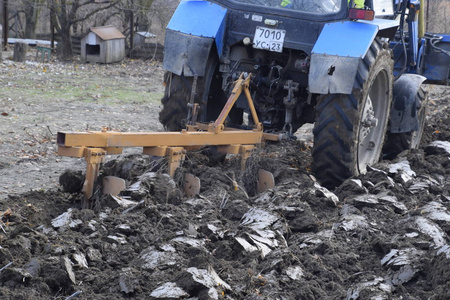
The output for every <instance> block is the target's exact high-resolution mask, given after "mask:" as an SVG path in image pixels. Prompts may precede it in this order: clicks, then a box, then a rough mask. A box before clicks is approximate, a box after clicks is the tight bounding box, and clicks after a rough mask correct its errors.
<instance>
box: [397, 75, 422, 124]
mask: <svg viewBox="0 0 450 300" xmlns="http://www.w3.org/2000/svg"><path fill="white" fill-rule="evenodd" d="M425 80H426V78H425V77H423V76H421V75H417V74H403V75H402V76H401V77H400V78H399V79H398V80H397V81H395V83H394V95H393V101H392V108H391V115H390V128H389V131H390V132H392V133H402V132H411V131H417V130H418V129H419V119H418V114H417V112H418V111H419V109H420V108H421V106H422V105H425V103H421V101H422V100H421V98H420V97H419V89H420V86H421V85H422V83H423V82H424V81H425Z"/></svg>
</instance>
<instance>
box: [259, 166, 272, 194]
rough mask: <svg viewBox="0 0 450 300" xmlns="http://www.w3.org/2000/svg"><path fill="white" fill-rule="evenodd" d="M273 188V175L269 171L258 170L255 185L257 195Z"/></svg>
mask: <svg viewBox="0 0 450 300" xmlns="http://www.w3.org/2000/svg"><path fill="white" fill-rule="evenodd" d="M274 186H275V178H274V177H273V174H272V173H271V172H269V171H266V170H263V169H259V171H258V183H257V190H258V193H262V192H264V191H267V190H268V189H271V188H273V187H274Z"/></svg>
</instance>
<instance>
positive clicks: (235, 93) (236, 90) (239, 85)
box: [213, 73, 250, 128]
mask: <svg viewBox="0 0 450 300" xmlns="http://www.w3.org/2000/svg"><path fill="white" fill-rule="evenodd" d="M243 78H244V74H243V73H242V74H241V76H239V79H238V80H237V81H236V83H235V84H234V87H233V90H232V91H231V94H230V97H228V100H227V103H226V104H225V106H224V107H223V109H222V111H221V112H220V115H219V116H218V117H217V119H216V121H215V122H214V125H213V127H215V128H217V127H219V126H220V125H222V126H223V124H224V122H225V119H226V118H227V117H228V114H229V113H230V111H231V109H232V108H233V105H234V103H235V102H236V100H237V99H238V98H239V96H240V95H241V93H242V89H243V87H244V85H245V82H248V81H249V80H250V75H249V76H248V77H247V79H245V80H244V79H243Z"/></svg>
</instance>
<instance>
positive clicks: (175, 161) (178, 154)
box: [167, 147, 186, 177]
mask: <svg viewBox="0 0 450 300" xmlns="http://www.w3.org/2000/svg"><path fill="white" fill-rule="evenodd" d="M185 154H186V150H184V148H183V147H169V148H167V160H168V163H169V165H168V167H167V173H169V175H170V177H173V176H174V175H175V171H176V169H177V168H178V167H179V166H180V165H181V162H182V161H183V160H184V158H185Z"/></svg>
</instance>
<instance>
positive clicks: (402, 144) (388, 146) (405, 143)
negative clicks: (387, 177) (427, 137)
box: [383, 85, 428, 159]
mask: <svg viewBox="0 0 450 300" xmlns="http://www.w3.org/2000/svg"><path fill="white" fill-rule="evenodd" d="M416 98H417V99H418V100H419V102H420V107H419V109H418V111H417V119H418V123H419V124H418V128H417V130H416V131H409V132H401V133H392V132H389V133H388V134H387V136H386V142H385V144H384V147H383V157H384V158H386V159H394V158H396V157H397V155H399V154H400V153H402V152H403V151H406V150H411V149H417V148H419V145H420V140H421V139H422V135H423V130H424V128H425V117H426V111H427V102H428V92H427V90H426V89H425V87H424V86H423V85H422V86H420V88H419V90H418V91H417V95H416Z"/></svg>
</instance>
